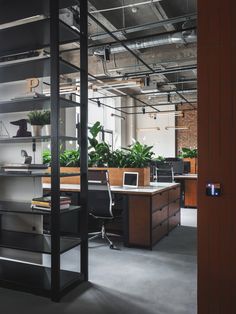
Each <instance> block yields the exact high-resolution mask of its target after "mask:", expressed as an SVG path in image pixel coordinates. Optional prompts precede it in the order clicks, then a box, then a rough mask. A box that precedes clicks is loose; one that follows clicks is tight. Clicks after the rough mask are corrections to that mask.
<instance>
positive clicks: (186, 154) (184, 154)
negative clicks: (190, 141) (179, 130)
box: [179, 147, 197, 158]
mask: <svg viewBox="0 0 236 314" xmlns="http://www.w3.org/2000/svg"><path fill="white" fill-rule="evenodd" d="M179 157H180V158H197V148H193V149H192V148H187V147H183V148H182V149H181V152H180V154H179Z"/></svg>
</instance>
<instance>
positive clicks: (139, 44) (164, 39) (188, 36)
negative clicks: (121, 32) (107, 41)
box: [89, 30, 197, 55]
mask: <svg viewBox="0 0 236 314" xmlns="http://www.w3.org/2000/svg"><path fill="white" fill-rule="evenodd" d="M196 41H197V34H196V31H194V30H192V31H191V32H188V31H183V32H178V33H175V34H165V35H158V36H155V37H151V38H146V39H145V38H144V39H140V40H137V41H134V42H130V43H127V44H126V46H127V47H128V48H130V49H132V50H139V49H147V48H152V47H157V46H163V45H170V44H186V43H193V42H196ZM105 47H106V46H104V47H99V48H91V49H90V51H89V53H90V54H94V55H104V49H105ZM109 49H110V53H111V54H116V53H122V52H126V51H127V50H126V48H125V47H123V46H122V45H119V44H118V45H111V46H110V47H109Z"/></svg>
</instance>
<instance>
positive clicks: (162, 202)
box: [152, 191, 169, 212]
mask: <svg viewBox="0 0 236 314" xmlns="http://www.w3.org/2000/svg"><path fill="white" fill-rule="evenodd" d="M168 198H169V194H168V191H165V192H162V193H159V194H156V195H154V196H153V197H152V211H153V212H155V211H156V210H157V209H160V208H162V207H164V206H166V205H167V204H168Z"/></svg>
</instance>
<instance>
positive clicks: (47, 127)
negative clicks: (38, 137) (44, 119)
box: [43, 124, 51, 136]
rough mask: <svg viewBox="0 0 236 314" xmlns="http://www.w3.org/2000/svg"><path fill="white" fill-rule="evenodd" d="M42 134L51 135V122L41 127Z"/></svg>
mask: <svg viewBox="0 0 236 314" xmlns="http://www.w3.org/2000/svg"><path fill="white" fill-rule="evenodd" d="M43 135H45V136H51V124H46V125H44V127H43Z"/></svg>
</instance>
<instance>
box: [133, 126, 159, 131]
mask: <svg viewBox="0 0 236 314" xmlns="http://www.w3.org/2000/svg"><path fill="white" fill-rule="evenodd" d="M137 131H160V128H159V127H158V126H157V127H153V128H138V129H137Z"/></svg>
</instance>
